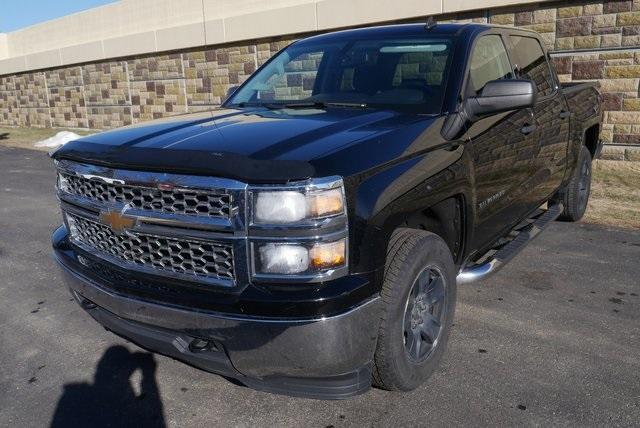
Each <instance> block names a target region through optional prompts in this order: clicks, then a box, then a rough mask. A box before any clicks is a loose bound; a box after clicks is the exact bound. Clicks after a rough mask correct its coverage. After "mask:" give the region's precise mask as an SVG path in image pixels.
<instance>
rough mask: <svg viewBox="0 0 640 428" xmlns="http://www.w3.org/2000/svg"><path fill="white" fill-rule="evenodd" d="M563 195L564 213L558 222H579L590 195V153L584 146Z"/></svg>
mask: <svg viewBox="0 0 640 428" xmlns="http://www.w3.org/2000/svg"><path fill="white" fill-rule="evenodd" d="M563 193H564V195H563V196H564V197H563V198H562V200H563V203H564V211H563V212H562V214H561V215H560V220H563V221H578V220H580V219H581V218H582V216H584V213H585V211H586V210H587V203H588V202H589V194H590V193H591V153H590V152H589V150H588V149H587V148H586V147H585V146H582V149H581V150H580V155H579V158H578V165H577V166H576V169H575V171H574V172H573V176H572V177H571V180H570V181H569V184H568V185H567V188H566V189H565V190H564V192H563Z"/></svg>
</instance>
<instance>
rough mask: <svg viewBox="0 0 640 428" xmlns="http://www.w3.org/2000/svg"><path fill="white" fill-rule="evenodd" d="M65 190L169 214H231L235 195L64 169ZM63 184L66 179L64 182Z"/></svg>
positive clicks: (97, 200)
mask: <svg viewBox="0 0 640 428" xmlns="http://www.w3.org/2000/svg"><path fill="white" fill-rule="evenodd" d="M60 176H61V179H62V180H63V181H64V185H63V186H61V187H63V191H65V192H66V193H69V194H72V195H76V196H81V197H84V198H88V199H90V200H93V201H96V202H101V203H123V204H129V205H130V206H132V207H133V208H137V209H141V210H149V211H156V212H162V213H168V214H187V215H196V216H207V217H227V218H228V217H229V216H230V215H231V211H232V209H231V195H229V194H226V193H218V192H211V191H207V190H190V189H189V190H187V189H168V190H162V189H156V188H151V187H142V186H132V185H125V184H117V183H115V182H106V181H103V180H100V179H92V178H86V177H81V176H77V175H71V174H66V173H62V172H61V173H60ZM61 184H62V183H61Z"/></svg>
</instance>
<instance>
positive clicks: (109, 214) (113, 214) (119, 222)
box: [99, 211, 136, 233]
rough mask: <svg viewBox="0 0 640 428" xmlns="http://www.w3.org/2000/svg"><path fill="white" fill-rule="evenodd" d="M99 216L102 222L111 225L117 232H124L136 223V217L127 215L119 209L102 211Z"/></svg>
mask: <svg viewBox="0 0 640 428" xmlns="http://www.w3.org/2000/svg"><path fill="white" fill-rule="evenodd" d="M99 218H100V222H101V223H102V224H104V225H107V226H109V227H110V228H111V230H113V231H114V232H115V233H122V232H124V231H125V230H127V229H131V228H132V227H133V226H135V224H136V219H135V218H134V217H129V216H126V215H124V214H122V213H121V212H119V211H101V212H100V217H99Z"/></svg>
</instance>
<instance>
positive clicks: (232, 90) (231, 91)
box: [224, 86, 240, 101]
mask: <svg viewBox="0 0 640 428" xmlns="http://www.w3.org/2000/svg"><path fill="white" fill-rule="evenodd" d="M239 87H240V86H231V87H230V88H229V89H227V97H226V98H225V99H224V100H225V101H227V100H228V99H229V98H231V95H233V94H234V93H235V92H236V91H237V90H238V88H239Z"/></svg>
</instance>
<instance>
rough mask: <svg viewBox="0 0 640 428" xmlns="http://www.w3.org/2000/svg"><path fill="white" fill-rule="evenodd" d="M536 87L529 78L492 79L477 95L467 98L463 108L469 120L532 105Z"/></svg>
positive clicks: (534, 100)
mask: <svg viewBox="0 0 640 428" xmlns="http://www.w3.org/2000/svg"><path fill="white" fill-rule="evenodd" d="M536 96H537V89H536V85H535V83H533V82H532V81H531V80H493V81H491V82H488V83H487V84H486V85H485V87H484V88H483V89H482V92H481V93H480V95H479V96H477V97H472V98H467V100H466V101H465V106H464V108H465V110H467V113H468V115H469V119H470V120H471V121H474V120H477V119H479V118H481V117H482V116H488V115H491V114H495V113H502V112H505V111H510V110H518V109H522V108H528V107H533V106H534V105H535V103H536Z"/></svg>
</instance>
